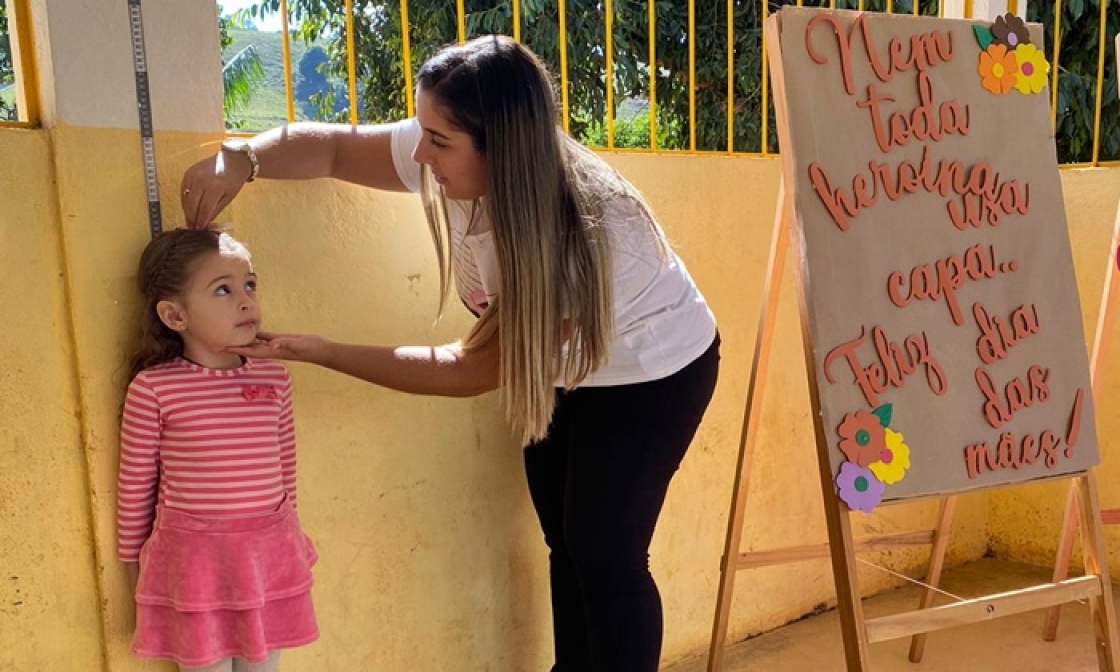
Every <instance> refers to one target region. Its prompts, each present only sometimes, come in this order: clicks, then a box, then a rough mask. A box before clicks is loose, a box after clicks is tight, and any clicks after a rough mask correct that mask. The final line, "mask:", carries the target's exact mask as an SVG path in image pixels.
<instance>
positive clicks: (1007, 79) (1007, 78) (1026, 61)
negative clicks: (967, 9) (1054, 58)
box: [972, 13, 1050, 96]
mask: <svg viewBox="0 0 1120 672" xmlns="http://www.w3.org/2000/svg"><path fill="white" fill-rule="evenodd" d="M972 32H973V33H975V34H976V42H977V43H978V44H979V45H980V63H979V64H978V65H977V66H976V72H978V73H979V74H980V85H981V86H983V87H984V88H985V89H986V90H988V91H991V92H992V93H995V94H999V95H1001V96H1002V95H1003V94H1005V93H1007V92H1008V91H1010V90H1011V89H1015V90H1017V91H1018V92H1019V93H1022V94H1024V95H1027V94H1032V93H1040V92H1041V91H1042V90H1043V89H1044V88H1046V75H1047V74H1049V72H1050V64H1049V63H1048V62H1047V61H1046V56H1045V55H1043V53H1042V52H1041V51H1039V49H1038V47H1036V46H1034V45H1033V44H1031V36H1030V32H1028V31H1027V26H1026V24H1024V23H1023V20H1022V19H1020V18H1019V17H1017V16H1015V15H1014V14H1011V13H1008V14H1004V15H1003V16H999V17H996V20H995V22H993V23H992V25H991V26H990V27H988V26H982V25H974V26H972Z"/></svg>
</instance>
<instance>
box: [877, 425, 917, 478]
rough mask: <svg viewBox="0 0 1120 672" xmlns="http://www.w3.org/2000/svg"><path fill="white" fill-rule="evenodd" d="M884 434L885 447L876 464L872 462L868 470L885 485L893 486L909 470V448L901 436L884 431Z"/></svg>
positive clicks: (894, 432) (890, 431) (891, 431)
mask: <svg viewBox="0 0 1120 672" xmlns="http://www.w3.org/2000/svg"><path fill="white" fill-rule="evenodd" d="M883 431H884V433H885V434H886V444H887V445H886V447H885V448H883V453H882V456H881V457H880V458H879V461H878V462H872V463H871V466H869V467H868V469H870V470H871V473H873V474H875V478H877V479H879V480H880V481H882V482H883V483H885V484H886V485H894V484H895V483H898V482H899V481H901V480H902V477H903V476H905V475H906V470H907V469H909V468H910V446H907V445H906V443H905V442H904V441H903V438H902V434H900V433H898V432H896V431H893V430H890V429H884V430H883Z"/></svg>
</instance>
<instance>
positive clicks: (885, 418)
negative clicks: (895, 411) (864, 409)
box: [871, 404, 893, 427]
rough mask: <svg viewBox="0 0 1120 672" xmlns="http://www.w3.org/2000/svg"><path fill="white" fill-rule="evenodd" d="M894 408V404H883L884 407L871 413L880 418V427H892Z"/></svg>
mask: <svg viewBox="0 0 1120 672" xmlns="http://www.w3.org/2000/svg"><path fill="white" fill-rule="evenodd" d="M892 408H893V406H892V404H883V405H882V406H880V407H879V408H876V409H875V410H874V411H871V412H872V413H874V414H875V415H876V416H878V418H879V424H880V425H882V426H883V427H890V426H891V410H892Z"/></svg>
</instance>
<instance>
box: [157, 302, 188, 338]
mask: <svg viewBox="0 0 1120 672" xmlns="http://www.w3.org/2000/svg"><path fill="white" fill-rule="evenodd" d="M156 315H159V320H160V322H163V323H164V324H165V325H167V328H168V329H170V330H172V331H183V330H185V329H186V328H187V313H186V311H184V310H183V307H182V306H180V305H179V303H178V302H177V301H168V300H166V299H164V300H163V301H160V302H159V303H157V304H156Z"/></svg>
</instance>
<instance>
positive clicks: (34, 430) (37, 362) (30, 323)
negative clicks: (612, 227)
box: [0, 129, 101, 672]
mask: <svg viewBox="0 0 1120 672" xmlns="http://www.w3.org/2000/svg"><path fill="white" fill-rule="evenodd" d="M0 156H3V157H4V173H3V175H4V177H3V178H2V179H0V287H3V291H2V292H0V315H2V316H3V326H2V327H0V341H2V345H0V670H19V671H21V672H22V671H23V670H82V669H89V668H90V667H91V665H90V663H97V662H98V661H99V660H100V656H101V628H100V625H99V618H98V612H99V609H98V593H97V588H96V583H95V576H94V564H93V562H92V561H91V560H92V554H91V548H92V535H91V534H90V492H89V487H88V484H87V482H86V470H85V463H86V458H85V455H84V454H83V444H82V441H81V435H80V432H79V423H80V418H79V413H78V407H77V404H76V403H75V402H76V395H77V377H76V371H75V370H74V366H73V355H74V352H73V349H72V347H71V340H70V333H71V332H70V329H69V315H68V307H67V304H66V298H65V297H66V295H65V281H66V273H65V265H64V264H63V263H62V258H61V252H62V246H61V245H60V240H59V235H58V234H59V228H58V222H59V216H58V207H57V203H56V194H55V189H54V175H53V171H52V170H51V161H50V148H49V145H48V140H47V134H46V133H45V132H42V131H33V132H32V131H12V130H7V129H0Z"/></svg>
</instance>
